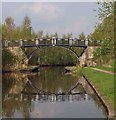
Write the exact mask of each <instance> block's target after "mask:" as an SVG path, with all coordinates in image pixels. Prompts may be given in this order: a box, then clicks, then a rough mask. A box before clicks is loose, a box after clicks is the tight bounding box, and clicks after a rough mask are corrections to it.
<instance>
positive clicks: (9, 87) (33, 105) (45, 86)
mask: <svg viewBox="0 0 116 120" xmlns="http://www.w3.org/2000/svg"><path fill="white" fill-rule="evenodd" d="M80 77H81V76H71V75H70V74H68V75H66V74H65V70H64V68H63V67H53V68H41V70H40V72H39V73H36V74H4V75H3V106H2V107H3V117H5V118H6V117H10V118H45V117H47V118H62V117H63V118H66V117H67V118H84V117H85V118H87V117H89V118H91V117H93V118H104V117H106V116H107V115H106V111H105V109H104V108H103V106H102V104H101V102H100V101H99V99H98V98H97V97H96V96H95V94H94V93H93V92H92V91H91V90H90V88H89V87H88V86H87V83H86V82H84V81H83V79H82V78H80ZM75 85H76V86H75ZM84 88H85V89H86V90H87V93H88V94H86V93H85V89H84ZM38 90H41V91H44V92H38ZM65 91H70V92H65ZM88 91H89V92H88ZM48 93H49V94H48ZM61 93H65V94H61ZM88 109H89V111H88ZM91 113H92V114H91Z"/></svg>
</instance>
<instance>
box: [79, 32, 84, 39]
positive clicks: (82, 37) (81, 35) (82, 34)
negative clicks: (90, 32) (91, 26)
mask: <svg viewBox="0 0 116 120" xmlns="http://www.w3.org/2000/svg"><path fill="white" fill-rule="evenodd" d="M79 39H80V40H85V34H84V32H82V33H81V34H80V35H79Z"/></svg>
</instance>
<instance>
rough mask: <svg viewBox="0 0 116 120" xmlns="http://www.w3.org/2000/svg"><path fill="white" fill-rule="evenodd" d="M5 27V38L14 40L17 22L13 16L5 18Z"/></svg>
mask: <svg viewBox="0 0 116 120" xmlns="http://www.w3.org/2000/svg"><path fill="white" fill-rule="evenodd" d="M3 29H4V32H6V33H5V38H6V39H7V40H12V39H13V30H14V29H15V24H14V20H13V18H12V17H10V16H9V17H7V18H6V19H5V24H4V25H3Z"/></svg>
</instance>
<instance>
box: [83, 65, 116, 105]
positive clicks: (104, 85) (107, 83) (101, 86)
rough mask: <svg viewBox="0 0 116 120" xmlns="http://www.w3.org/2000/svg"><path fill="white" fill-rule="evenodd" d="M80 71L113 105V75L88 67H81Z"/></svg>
mask: <svg viewBox="0 0 116 120" xmlns="http://www.w3.org/2000/svg"><path fill="white" fill-rule="evenodd" d="M82 72H83V74H84V75H85V77H86V78H87V79H88V80H89V81H90V82H91V83H92V84H93V85H94V86H95V87H96V88H97V90H98V91H99V92H100V93H102V94H103V96H105V97H106V98H107V100H108V101H109V102H110V103H111V104H112V105H114V75H111V74H107V73H103V72H99V71H96V70H93V69H91V68H89V67H86V68H83V70H82Z"/></svg>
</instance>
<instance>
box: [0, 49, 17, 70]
mask: <svg viewBox="0 0 116 120" xmlns="http://www.w3.org/2000/svg"><path fill="white" fill-rule="evenodd" d="M14 63H17V58H16V57H15V56H14V55H13V54H12V53H11V52H10V51H9V50H7V49H4V50H3V51H2V65H3V68H4V67H5V66H6V65H9V66H11V65H13V64H14Z"/></svg>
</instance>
